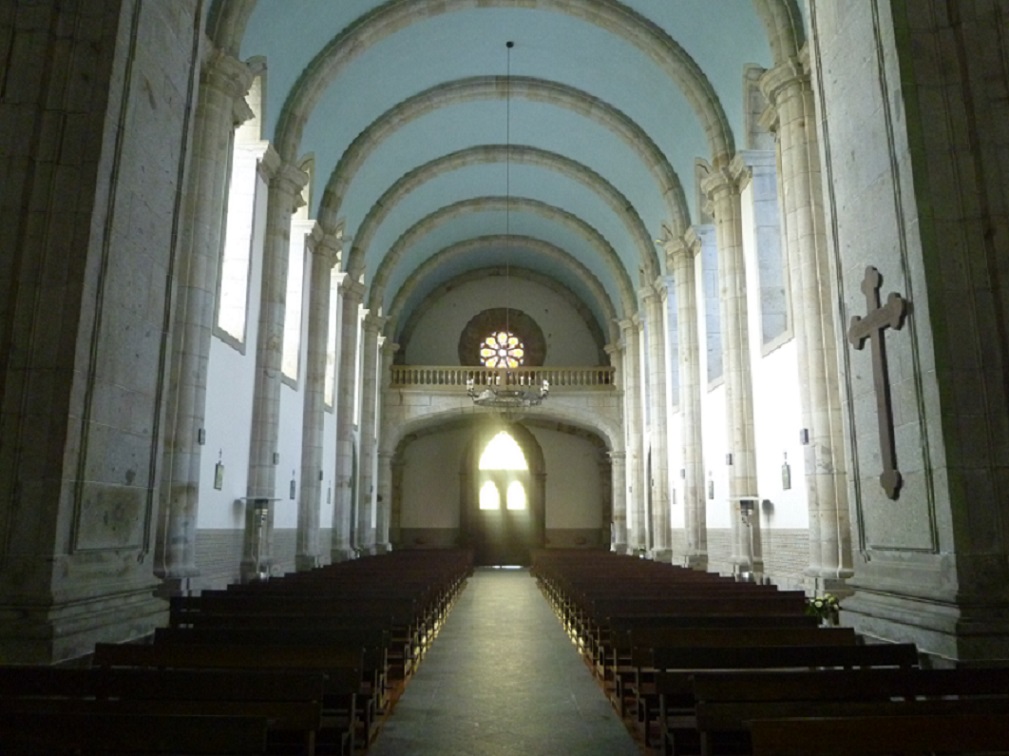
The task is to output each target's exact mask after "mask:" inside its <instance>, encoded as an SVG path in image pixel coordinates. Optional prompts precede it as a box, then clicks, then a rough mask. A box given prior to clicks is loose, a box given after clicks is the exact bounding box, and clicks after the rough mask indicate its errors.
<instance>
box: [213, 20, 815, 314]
mask: <svg viewBox="0 0 1009 756" xmlns="http://www.w3.org/2000/svg"><path fill="white" fill-rule="evenodd" d="M208 29H209V30H210V33H211V35H212V37H213V38H214V39H215V41H216V43H217V44H218V45H220V46H221V47H222V48H224V49H225V50H228V51H230V52H231V53H232V54H235V55H237V56H238V57H239V58H240V59H242V60H250V59H253V58H261V59H263V60H265V63H266V80H265V92H264V106H263V119H262V123H263V131H262V136H263V138H264V139H268V140H269V141H271V142H272V143H273V144H274V146H275V147H276V148H277V150H278V151H279V152H280V154H281V156H282V157H283V158H284V159H285V160H286V161H288V162H291V163H293V164H298V163H299V162H300V161H301V160H302V159H303V158H304V157H306V156H311V157H313V159H314V168H313V177H312V186H311V190H310V200H309V214H310V217H313V218H317V219H318V220H319V221H320V223H322V224H323V227H324V228H327V229H333V228H336V227H337V225H338V224H340V223H342V224H343V229H344V238H345V242H344V249H343V253H342V259H341V266H342V267H343V268H344V269H345V270H350V271H351V273H352V275H355V276H360V277H361V278H362V280H363V282H364V284H365V285H366V287H367V293H366V295H365V302H366V304H367V305H368V306H369V307H371V308H373V309H380V310H382V311H383V312H384V313H388V312H389V311H390V308H392V307H393V305H394V304H395V308H394V309H395V314H396V316H397V321H398V322H399V323H400V324H402V323H403V322H404V321H405V320H406V319H408V317H409V313H410V312H411V310H412V309H413V308H415V307H417V306H419V304H420V303H421V302H423V301H424V299H425V298H426V297H427V296H428V295H429V294H430V293H431V292H432V291H435V290H437V289H438V287H440V286H442V285H443V284H444V283H445V282H446V281H448V280H450V279H452V278H454V277H456V276H459V275H460V274H463V273H465V272H466V271H472V270H477V269H482V268H487V267H488V266H489V265H495V264H496V265H501V264H504V263H506V262H507V263H509V264H516V265H521V266H522V267H523V268H527V269H529V270H532V271H535V272H536V273H538V274H542V275H545V276H548V277H550V278H553V279H556V280H557V281H558V283H559V284H560V285H562V286H563V287H565V288H566V289H568V290H570V291H572V292H574V293H575V294H576V295H577V296H579V297H582V298H584V301H585V305H586V307H587V308H588V310H589V311H590V312H592V313H593V315H594V316H595V317H596V318H597V319H598V320H599V323H600V327H601V329H602V331H603V332H604V333H609V332H611V329H612V323H610V322H607V320H610V321H612V318H613V315H614V313H615V314H616V316H617V317H627V316H629V315H630V314H632V313H633V312H634V311H635V309H636V304H635V289H636V288H638V287H640V286H642V285H643V284H646V283H650V282H651V281H653V280H654V278H655V277H656V276H657V275H662V274H664V272H665V260H664V259H663V254H662V250H661V248H660V247H659V246H658V245H656V242H655V240H656V239H658V238H660V237H661V236H662V235H663V232H664V227H668V228H670V229H673V231H674V232H678V233H682V232H683V231H685V230H686V229H687V227H689V225H691V224H692V223H697V222H699V221H700V208H698V201H697V189H696V182H695V173H696V168H695V165H696V162H697V160H698V159H703V160H704V161H706V162H707V163H708V164H711V165H715V166H721V165H724V164H725V163H726V162H727V161H728V160H729V159H731V158H732V156H733V155H734V154H735V152H736V151H737V150H739V149H742V148H745V147H746V146H747V144H746V128H747V116H746V114H745V109H746V95H745V88H744V75H745V71H746V69H747V67H748V66H751V65H756V66H759V67H762V68H771V67H773V66H774V64H775V60H776V59H778V60H787V59H788V58H789V57H791V56H794V55H795V50H796V49H797V47H798V46H799V45H800V44H801V19H800V16H799V12H798V9H797V7H796V6H795V0H718V1H717V2H713V1H712V0H626V1H625V2H622V3H621V2H616V1H615V0H385V1H384V2H383V1H382V0H354V1H353V2H349V1H348V0H340V1H337V0H215V2H214V3H213V4H212V6H211V9H210V15H209V18H208ZM508 41H513V42H514V47H513V48H512V49H511V54H510V60H509V56H508V51H507V48H506V42H508ZM509 66H510V68H509ZM506 144H508V145H510V150H506V149H504V146H505V145H506ZM506 194H507V196H508V197H510V201H509V202H507V203H506V202H505V201H504V199H505V196H506ZM506 206H507V207H508V208H509V210H508V211H507V212H506V210H505V208H506ZM506 232H507V233H509V234H511V235H512V236H513V237H515V238H514V239H513V240H512V241H511V242H510V243H504V242H503V241H502V238H501V235H503V234H505V233H506ZM593 278H594V279H598V280H596V281H593V280H592V279H593Z"/></svg>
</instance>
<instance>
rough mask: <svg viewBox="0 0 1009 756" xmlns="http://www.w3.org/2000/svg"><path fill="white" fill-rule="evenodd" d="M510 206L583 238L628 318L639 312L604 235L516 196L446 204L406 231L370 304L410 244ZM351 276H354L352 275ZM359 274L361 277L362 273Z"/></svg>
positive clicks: (382, 269)
mask: <svg viewBox="0 0 1009 756" xmlns="http://www.w3.org/2000/svg"><path fill="white" fill-rule="evenodd" d="M506 204H508V205H509V206H510V208H511V211H512V212H515V211H516V210H518V211H526V212H532V213H536V214H537V215H540V216H542V217H544V218H547V219H549V220H552V221H554V222H556V223H558V224H560V225H563V226H566V227H567V228H569V229H571V230H572V231H573V232H574V233H576V234H578V235H579V236H581V237H582V238H583V239H585V241H586V242H587V243H588V244H589V246H590V247H591V248H592V249H593V250H594V251H595V252H596V253H597V254H598V255H599V257H600V258H601V259H602V260H603V261H604V262H605V264H606V266H607V268H609V270H610V273H611V274H612V276H613V279H614V280H615V281H616V282H617V286H618V290H619V292H620V304H621V307H622V309H623V310H624V312H625V313H627V316H629V315H630V314H631V313H633V312H635V310H636V302H637V300H636V294H635V293H634V288H633V286H631V281H630V277H629V276H628V274H627V271H626V270H625V269H624V267H623V266H622V265H621V263H620V259H619V258H618V257H617V253H616V252H615V251H614V250H613V248H612V247H611V246H610V244H609V242H607V241H606V240H605V239H604V238H603V237H602V235H601V234H600V233H599V232H598V231H596V229H594V228H593V227H592V226H590V225H589V224H588V223H586V222H585V221H583V220H581V219H580V218H577V217H575V216H574V215H572V214H571V213H568V212H565V211H564V210H561V209H560V208H557V207H554V206H552V205H548V204H546V203H544V202H539V201H536V200H530V199H523V198H516V197H474V198H472V199H468V200H463V201H460V202H456V203H453V204H451V205H446V206H445V207H443V208H440V209H439V210H437V211H435V212H434V213H431V214H430V215H428V216H427V217H425V218H422V219H421V220H419V221H417V223H415V224H414V225H413V226H411V227H410V228H409V229H407V230H406V231H405V232H404V233H403V235H402V236H400V237H399V238H398V239H397V240H396V241H395V242H394V243H393V245H392V247H390V248H389V252H388V253H387V254H386V256H385V257H384V258H383V259H382V263H381V264H380V265H379V267H378V270H376V271H375V275H374V277H373V278H372V284H371V291H372V293H371V294H370V295H369V299H368V301H369V305H377V304H380V303H381V301H382V298H383V292H384V289H385V286H386V284H387V283H388V280H389V276H390V275H391V274H392V269H393V268H394V266H395V265H396V264H397V263H398V262H399V260H400V258H401V257H402V256H403V255H404V254H405V252H406V250H407V249H408V248H409V247H410V245H411V244H413V243H414V242H416V241H418V240H419V239H421V238H422V237H423V236H424V235H425V234H427V233H429V232H431V231H433V230H434V229H435V228H437V227H438V226H440V225H441V224H443V223H447V222H448V221H449V220H451V219H452V218H455V217H457V216H459V215H463V214H465V213H471V212H478V211H482V210H494V211H497V210H504V208H505V205H506ZM351 275H355V274H354V273H352V274H351ZM356 275H358V276H359V275H361V271H359V272H358V273H357V274H356Z"/></svg>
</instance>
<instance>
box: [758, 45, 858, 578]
mask: <svg viewBox="0 0 1009 756" xmlns="http://www.w3.org/2000/svg"><path fill="white" fill-rule="evenodd" d="M760 86H761V89H762V90H763V92H764V95H765V96H766V97H767V99H768V101H769V102H770V103H771V107H772V114H773V116H774V119H773V120H774V126H775V127H776V133H777V147H778V152H779V164H780V166H781V179H780V180H781V188H782V191H781V195H782V200H783V204H784V207H783V216H784V223H785V240H786V245H787V251H788V260H789V271H790V273H791V275H790V277H789V279H790V282H791V299H792V327H793V330H794V333H795V338H796V343H797V347H798V350H797V351H798V357H799V397H800V401H801V405H802V422H803V427H805V428H806V429H807V430H808V432H809V443H808V444H806V446H805V447H804V452H805V460H804V461H805V481H806V491H807V495H808V499H809V508H810V512H809V568H808V573H807V574H808V575H809V577H810V578H811V580H812V582H813V584H814V585H813V587H814V589H822V588H823V587H824V584H825V583H829V582H831V581H833V582H836V581H838V580H839V579H843V578H846V577H850V576H851V574H852V564H851V528H850V522H849V514H848V501H847V489H846V487H845V485H844V469H843V467H844V461H843V460H844V454H843V436H842V425H841V400H840V387H839V384H838V380H839V376H838V368H837V346H836V345H837V343H838V338H837V330H836V324H835V322H834V317H833V308H832V306H831V302H830V292H831V290H832V289H831V285H830V270H829V260H828V255H827V245H826V237H825V232H824V228H823V223H822V220H821V219H822V217H823V212H822V196H821V189H820V166H819V152H818V148H817V142H816V131H815V128H814V123H815V118H814V116H815V112H814V102H813V92H812V89H811V86H810V79H809V74H808V73H807V72H806V71H804V70H803V68H802V66H801V64H800V63H799V62H798V61H795V60H791V61H788V62H787V63H785V64H782V65H779V66H778V67H776V68H774V69H772V70H770V71H767V72H766V73H765V74H764V75H763V77H762V78H761V80H760ZM835 590H836V589H835Z"/></svg>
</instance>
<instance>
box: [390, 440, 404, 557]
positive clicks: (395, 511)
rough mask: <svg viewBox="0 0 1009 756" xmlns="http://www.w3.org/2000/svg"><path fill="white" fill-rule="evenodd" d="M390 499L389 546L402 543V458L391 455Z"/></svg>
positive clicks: (398, 545) (396, 545)
mask: <svg viewBox="0 0 1009 756" xmlns="http://www.w3.org/2000/svg"><path fill="white" fill-rule="evenodd" d="M389 471H390V476H391V481H390V493H389V496H390V501H389V548H390V549H394V548H396V547H402V545H403V524H402V523H403V460H402V458H401V457H399V456H397V455H393V457H392V459H391V460H390V461H389Z"/></svg>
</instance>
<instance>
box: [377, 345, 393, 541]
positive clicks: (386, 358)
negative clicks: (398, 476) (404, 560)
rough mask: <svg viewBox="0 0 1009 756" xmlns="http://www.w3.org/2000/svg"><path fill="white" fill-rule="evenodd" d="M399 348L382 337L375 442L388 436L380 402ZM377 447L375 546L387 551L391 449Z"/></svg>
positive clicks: (379, 442) (390, 501)
mask: <svg viewBox="0 0 1009 756" xmlns="http://www.w3.org/2000/svg"><path fill="white" fill-rule="evenodd" d="M398 350H399V344H396V343H395V342H393V341H391V340H389V339H388V338H386V339H383V343H382V349H381V352H382V364H381V369H380V370H379V375H378V383H379V389H380V391H379V393H378V396H379V401H378V403H377V412H378V416H377V417H376V419H375V427H376V428H378V429H381V430H380V431H379V433H378V436H377V440H376V444H381V443H383V441H384V439H386V438H388V437H389V436H390V435H391V434H389V432H388V430H387V429H385V428H383V427H382V403H383V401H384V397H385V389H386V388H388V386H389V377H390V372H391V368H392V363H393V360H394V358H395V356H396V352H397V351H398ZM377 448H379V452H378V495H377V496H376V501H375V510H376V523H377V524H376V528H375V546H376V550H377V551H378V552H379V553H387V552H389V551H391V550H392V545H391V544H390V541H389V530H390V525H391V521H392V482H393V481H392V459H393V454H392V452H391V451H388V450H386V449H381V448H380V447H377Z"/></svg>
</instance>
